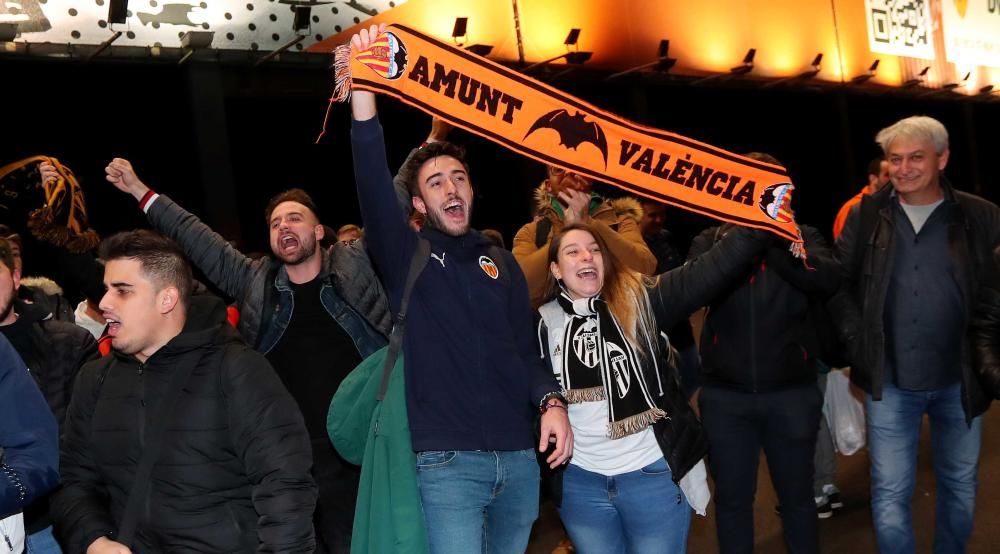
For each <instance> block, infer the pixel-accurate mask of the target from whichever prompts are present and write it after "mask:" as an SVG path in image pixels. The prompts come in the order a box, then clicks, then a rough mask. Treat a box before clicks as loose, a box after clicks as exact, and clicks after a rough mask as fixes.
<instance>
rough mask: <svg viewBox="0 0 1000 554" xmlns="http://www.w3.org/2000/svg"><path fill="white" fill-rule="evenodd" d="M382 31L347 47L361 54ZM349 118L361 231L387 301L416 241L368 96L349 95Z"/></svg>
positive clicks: (374, 28)
mask: <svg viewBox="0 0 1000 554" xmlns="http://www.w3.org/2000/svg"><path fill="white" fill-rule="evenodd" d="M384 30H385V25H381V26H374V25H373V26H372V27H371V28H369V29H362V30H361V31H360V32H359V33H358V34H356V35H354V37H352V38H351V46H352V47H353V48H354V49H355V50H364V49H366V48H368V46H369V44H370V43H371V42H372V41H373V40H374V39H375V37H376V36H378V34H379V33H381V32H383V31H384ZM351 113H352V116H353V123H352V127H351V145H352V147H353V151H354V177H355V181H356V182H357V187H358V202H359V204H360V206H361V217H362V219H363V221H364V225H365V239H366V240H367V242H368V249H369V251H370V252H371V253H372V257H373V258H374V259H375V263H376V265H377V266H378V267H379V270H380V271H381V274H382V276H383V279H384V281H385V284H386V288H387V289H388V290H389V291H390V295H391V294H392V293H399V292H400V291H401V290H402V286H403V282H404V281H403V280H404V279H405V278H406V268H407V265H408V264H409V259H410V256H412V255H413V251H414V249H415V247H416V241H417V236H416V234H415V233H414V232H413V230H412V229H410V227H409V225H407V223H406V216H407V214H405V213H403V211H402V210H401V209H400V207H399V204H398V199H397V196H396V192H395V188H394V187H393V178H392V174H391V173H390V171H389V162H388V160H387V158H386V153H385V138H384V136H383V135H382V126H381V124H380V123H379V120H378V111H377V109H376V106H375V95H374V94H373V93H371V92H368V91H362V90H355V91H353V92H352V93H351Z"/></svg>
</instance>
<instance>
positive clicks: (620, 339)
mask: <svg viewBox="0 0 1000 554" xmlns="http://www.w3.org/2000/svg"><path fill="white" fill-rule="evenodd" d="M558 301H559V305H560V306H561V307H562V309H563V310H564V311H565V312H566V313H567V314H569V315H570V320H569V323H568V324H567V326H566V331H565V332H564V333H563V338H562V341H563V344H562V351H563V355H562V368H561V375H560V378H561V381H562V385H563V388H564V389H566V394H565V396H566V400H567V401H568V402H569V403H571V404H575V403H578V402H593V401H597V400H605V399H607V400H608V436H609V437H610V438H612V439H620V438H622V437H624V436H627V435H631V434H633V433H636V432H638V431H641V430H643V429H645V428H646V427H648V426H649V425H651V424H652V423H653V422H654V421H656V420H658V419H662V418H664V417H666V416H667V414H666V412H664V411H663V410H662V409H660V408H659V407H657V406H656V403H655V402H654V401H653V396H652V394H651V393H650V391H649V386H648V385H647V383H646V380H645V378H644V377H643V371H642V366H641V364H640V360H639V357H638V355H637V353H636V352H635V350H634V349H633V348H632V345H631V343H629V341H628V339H627V338H626V337H625V333H624V332H623V331H622V328H621V326H620V325H619V324H618V321H617V320H616V319H615V317H614V315H612V314H611V310H610V309H609V308H608V303H607V302H605V301H604V300H603V299H601V297H600V296H599V295H598V296H595V297H593V298H581V299H579V300H572V299H570V297H569V296H567V295H566V293H565V292H563V293H562V294H560V295H559V298H558Z"/></svg>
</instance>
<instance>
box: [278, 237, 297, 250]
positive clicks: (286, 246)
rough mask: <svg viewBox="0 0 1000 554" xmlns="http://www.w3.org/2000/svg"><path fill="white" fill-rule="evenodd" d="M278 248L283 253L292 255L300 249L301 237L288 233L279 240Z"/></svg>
mask: <svg viewBox="0 0 1000 554" xmlns="http://www.w3.org/2000/svg"><path fill="white" fill-rule="evenodd" d="M278 248H279V249H280V250H281V252H282V253H285V254H291V253H292V252H294V251H295V250H297V249H298V248H299V237H297V236H295V235H293V234H291V233H288V234H285V235H282V236H281V238H279V239H278Z"/></svg>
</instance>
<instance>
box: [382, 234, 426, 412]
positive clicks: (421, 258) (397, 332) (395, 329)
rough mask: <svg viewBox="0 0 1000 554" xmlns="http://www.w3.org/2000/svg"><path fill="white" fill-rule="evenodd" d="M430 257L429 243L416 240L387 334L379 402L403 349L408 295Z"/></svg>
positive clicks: (423, 240)
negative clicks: (389, 331) (415, 246)
mask: <svg viewBox="0 0 1000 554" xmlns="http://www.w3.org/2000/svg"><path fill="white" fill-rule="evenodd" d="M430 255H431V243H429V242H427V239H425V238H422V237H418V238H417V250H416V251H415V252H414V253H413V258H411V259H410V271H409V273H407V275H406V284H405V285H404V286H403V298H402V300H400V303H399V313H397V314H396V316H395V318H394V321H393V325H392V332H391V333H389V350H388V351H387V352H386V354H385V361H384V362H383V364H382V384H381V385H379V388H378V400H379V402H381V401H382V400H383V399H384V398H385V393H386V391H387V390H388V389H389V377H390V376H391V375H392V368H393V367H394V366H395V365H396V358H398V357H399V351H400V349H402V347H403V331H404V330H405V327H406V310H407V308H408V307H409V305H410V294H411V293H412V292H413V285H414V284H415V283H416V282H417V277H420V274H421V273H422V272H423V271H424V268H425V267H427V260H429V259H430Z"/></svg>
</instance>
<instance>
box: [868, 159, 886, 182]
mask: <svg viewBox="0 0 1000 554" xmlns="http://www.w3.org/2000/svg"><path fill="white" fill-rule="evenodd" d="M884 161H885V156H876V157H874V158H872V161H870V162H868V174H869V175H874V176H876V177H878V176H879V175H881V174H882V162H884Z"/></svg>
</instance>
